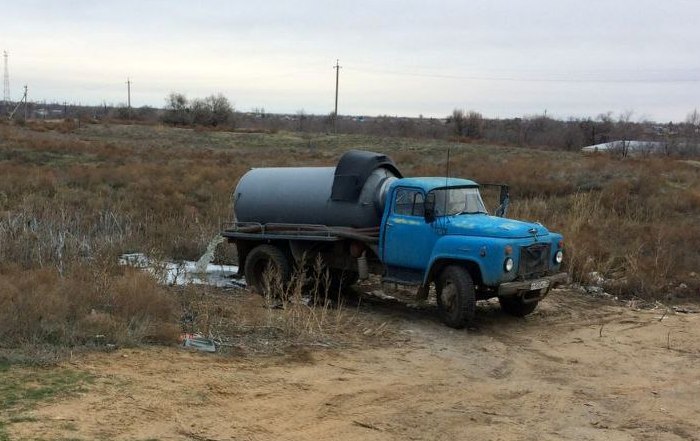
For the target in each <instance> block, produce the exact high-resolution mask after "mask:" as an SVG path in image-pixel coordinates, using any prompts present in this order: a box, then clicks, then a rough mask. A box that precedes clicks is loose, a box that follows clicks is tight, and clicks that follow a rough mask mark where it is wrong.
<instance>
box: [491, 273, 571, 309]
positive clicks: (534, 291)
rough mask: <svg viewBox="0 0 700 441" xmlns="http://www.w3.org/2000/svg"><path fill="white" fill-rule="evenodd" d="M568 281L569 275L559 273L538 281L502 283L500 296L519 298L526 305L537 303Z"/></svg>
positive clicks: (499, 290) (499, 288) (499, 291)
mask: <svg viewBox="0 0 700 441" xmlns="http://www.w3.org/2000/svg"><path fill="white" fill-rule="evenodd" d="M568 279H569V275H568V274H567V273H557V274H554V275H551V276H546V277H540V278H537V279H531V280H522V281H518V282H506V283H501V285H500V286H499V287H498V296H499V297H509V296H518V297H521V298H522V299H523V302H525V303H529V302H536V301H539V300H541V299H543V298H544V296H546V295H547V293H548V292H549V290H550V289H551V288H554V287H556V286H557V285H560V284H562V283H564V282H566V281H567V280H568Z"/></svg>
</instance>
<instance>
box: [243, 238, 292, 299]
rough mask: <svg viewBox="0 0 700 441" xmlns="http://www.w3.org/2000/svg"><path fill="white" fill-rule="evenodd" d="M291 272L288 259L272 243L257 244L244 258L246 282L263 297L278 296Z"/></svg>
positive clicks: (280, 294)
mask: <svg viewBox="0 0 700 441" xmlns="http://www.w3.org/2000/svg"><path fill="white" fill-rule="evenodd" d="M291 273H292V270H291V266H290V264H289V259H287V256H285V255H284V253H283V252H282V250H280V249H279V248H277V247H276V246H273V245H258V246H257V247H255V248H253V250H252V251H251V252H250V253H248V257H246V259H245V280H246V284H247V285H248V287H249V288H251V289H252V290H253V291H255V292H257V293H258V294H260V295H262V296H263V297H270V298H280V297H281V296H282V293H283V291H284V287H285V286H286V284H287V283H288V282H289V279H290V277H291Z"/></svg>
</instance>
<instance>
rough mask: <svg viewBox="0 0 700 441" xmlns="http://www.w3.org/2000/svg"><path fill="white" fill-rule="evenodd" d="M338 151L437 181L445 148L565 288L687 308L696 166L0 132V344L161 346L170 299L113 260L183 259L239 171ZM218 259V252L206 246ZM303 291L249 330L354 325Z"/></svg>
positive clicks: (358, 144)
mask: <svg viewBox="0 0 700 441" xmlns="http://www.w3.org/2000/svg"><path fill="white" fill-rule="evenodd" d="M348 148H366V149H374V150H378V151H383V152H386V153H388V154H389V155H391V156H392V157H393V158H394V160H395V161H396V162H397V164H399V166H400V168H401V170H402V171H403V172H404V173H405V174H406V175H443V174H444V172H445V169H446V164H445V158H446V151H447V148H451V149H452V153H451V158H452V159H451V164H450V170H451V174H453V175H459V176H464V177H470V178H473V179H475V180H477V181H482V182H506V183H509V184H510V185H511V188H512V196H513V203H512V205H511V216H513V217H516V218H524V219H529V220H536V221H541V222H542V223H544V224H545V225H547V226H548V227H550V228H552V229H554V230H557V231H561V232H562V233H563V234H564V236H565V238H566V248H567V255H568V257H567V260H566V262H567V265H568V270H569V271H570V272H571V273H572V274H573V276H574V278H575V279H576V280H585V279H586V278H587V277H588V275H589V274H590V273H591V272H593V271H597V272H598V273H600V274H602V275H603V276H604V277H605V278H606V283H607V284H608V285H609V286H608V287H607V288H608V289H609V290H610V291H611V292H614V293H616V294H620V295H627V296H638V297H643V298H650V299H655V298H665V297H667V296H669V295H672V296H685V297H686V298H691V299H697V298H698V289H699V288H700V279H698V277H697V276H693V275H692V274H691V273H694V272H695V271H697V268H698V267H700V254H699V253H697V250H698V248H700V226H698V224H697V221H696V220H697V218H698V217H699V216H700V192H699V190H698V188H700V182H699V181H700V179H699V170H698V169H697V167H695V166H693V165H692V164H687V163H684V162H680V161H675V160H673V159H668V158H665V159H658V158H657V159H651V158H646V159H630V158H628V159H625V160H619V159H614V158H605V157H598V156H593V157H582V156H579V155H578V154H572V153H562V152H556V153H555V152H546V151H531V150H525V149H517V148H507V147H495V146H482V145H474V144H461V143H460V144H449V143H445V142H441V141H415V140H410V139H400V138H377V137H371V136H359V135H341V136H340V137H338V138H334V137H331V136H326V135H318V136H314V137H308V136H306V135H296V134H291V133H285V132H280V133H275V134H263V133H231V132H196V131H193V130H189V129H172V128H164V127H159V126H119V125H89V126H85V125H83V126H82V127H80V128H77V127H72V126H70V127H69V126H68V125H67V123H62V124H58V125H56V126H55V127H52V126H49V125H38V126H36V127H34V126H32V125H28V126H26V127H17V126H8V125H2V126H0V305H2V307H1V308H0V327H1V328H2V329H1V330H2V333H1V337H0V338H1V339H2V341H1V342H0V345H2V346H3V347H17V346H21V345H27V344H41V343H49V344H57V345H68V346H70V345H82V344H88V343H90V342H94V340H95V339H96V338H97V337H96V336H98V335H102V336H104V337H100V338H103V339H104V341H108V342H112V343H119V344H124V345H126V344H136V343H139V342H142V341H157V342H171V341H174V338H175V336H176V335H177V333H178V332H179V330H180V329H179V328H180V323H179V322H180V321H181V319H182V313H183V308H184V309H186V308H185V307H183V306H182V305H183V303H182V299H181V298H178V297H177V295H176V294H174V293H173V292H172V290H170V291H169V290H167V289H164V288H162V287H160V286H158V285H157V284H156V283H155V282H153V281H152V280H150V279H149V278H148V277H147V276H145V275H143V274H141V273H138V272H136V271H132V270H128V269H125V268H121V267H118V265H117V257H118V256H119V255H120V254H121V253H124V252H133V251H141V252H146V253H147V254H148V255H150V256H153V257H156V258H158V257H163V258H169V259H174V260H178V259H195V258H197V257H199V255H200V254H201V252H202V251H203V250H204V249H205V247H206V244H207V242H208V241H209V240H210V239H211V237H212V236H213V235H215V234H216V233H217V232H218V231H219V225H220V222H221V221H224V220H227V219H228V218H229V210H230V195H231V191H232V189H233V187H234V186H235V183H236V181H237V179H238V178H239V177H240V176H241V175H242V174H243V173H244V172H245V171H246V170H247V169H249V168H250V167H253V166H271V165H277V166H285V165H299V164H304V165H330V164H334V163H335V161H336V159H337V157H338V156H339V154H340V153H341V152H342V151H344V150H346V149H348ZM217 258H218V259H219V260H227V261H230V260H231V259H232V258H233V256H232V253H231V250H230V249H228V248H225V247H219V249H218V250H217ZM681 283H682V284H683V285H682V286H684V288H681ZM302 292H303V291H301V288H295V289H294V290H292V291H290V295H289V300H290V301H288V302H285V304H284V307H283V308H282V309H281V310H279V311H275V312H273V313H270V312H269V310H267V311H268V312H266V314H272V315H271V317H273V318H272V319H268V320H269V321H268V324H267V325H265V324H264V323H262V322H259V321H256V322H255V323H254V324H252V325H251V326H258V327H261V328H259V329H263V328H262V326H269V327H270V328H269V329H281V331H279V332H282V333H283V334H284V335H287V336H294V338H296V339H298V341H308V340H313V341H317V342H318V341H321V340H323V338H320V337H323V336H324V335H329V334H332V333H342V332H345V331H343V329H345V330H352V332H357V330H358V329H361V326H359V325H358V324H357V323H354V322H353V320H352V317H353V312H352V309H351V308H347V307H344V306H341V307H337V306H336V305H331V304H330V303H329V302H328V299H325V300H322V301H321V302H320V303H319V302H314V304H311V305H306V304H304V303H303V302H302V301H301V296H302ZM188 295H189V294H188ZM331 297H332V296H331ZM198 307H202V308H203V306H202V305H200V306H198ZM207 308H215V306H207ZM261 310H264V309H262V308H261ZM207 314H209V316H210V317H213V316H216V317H219V319H218V320H220V322H216V323H214V322H213V321H211V320H210V321H209V322H207V321H206V320H204V319H203V318H202V317H203V316H202V315H199V316H198V318H197V326H200V325H201V327H200V332H202V331H206V332H209V331H210V330H212V329H213V330H214V331H213V333H214V334H216V326H223V325H220V323H223V322H225V321H226V320H228V319H229V318H230V317H233V320H232V321H236V323H239V324H240V323H245V320H246V318H245V317H242V316H241V315H235V316H232V314H233V312H231V311H229V313H228V314H229V315H228V316H227V315H226V314H223V315H222V314H218V315H216V314H214V315H212V314H210V311H209V312H207ZM205 323H206V324H205ZM241 329H243V328H240V329H239V331H240V330H241ZM272 332H278V331H272ZM347 332H350V331H347ZM319 338H320V339H319Z"/></svg>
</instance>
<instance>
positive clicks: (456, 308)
mask: <svg viewBox="0 0 700 441" xmlns="http://www.w3.org/2000/svg"><path fill="white" fill-rule="evenodd" d="M435 293H436V296H437V305H438V311H439V312H440V318H441V319H442V321H443V322H445V324H446V325H447V326H450V327H452V328H457V329H460V328H464V327H465V326H467V325H468V324H470V323H472V322H473V321H474V315H475V313H476V295H475V293H474V282H473V281H472V278H471V276H470V275H469V272H468V271H467V270H466V269H465V268H462V267H461V266H456V265H451V266H448V267H446V268H445V269H444V270H443V271H442V272H441V273H440V277H438V279H437V280H436V282H435Z"/></svg>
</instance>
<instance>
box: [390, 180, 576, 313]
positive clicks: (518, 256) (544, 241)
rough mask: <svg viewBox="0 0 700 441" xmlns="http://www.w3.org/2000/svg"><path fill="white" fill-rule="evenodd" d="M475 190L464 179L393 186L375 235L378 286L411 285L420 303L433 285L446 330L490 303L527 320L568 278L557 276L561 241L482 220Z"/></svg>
mask: <svg viewBox="0 0 700 441" xmlns="http://www.w3.org/2000/svg"><path fill="white" fill-rule="evenodd" d="M479 189H480V187H479V185H478V184H477V183H476V182H474V181H471V180H467V179H456V178H444V177H434V178H402V179H396V180H394V181H393V182H392V183H391V186H390V187H389V190H388V193H387V202H386V204H385V209H384V214H383V217H382V223H381V227H380V236H379V247H378V249H379V258H380V259H381V261H382V263H383V264H384V266H385V269H386V270H385V276H384V280H385V281H389V282H396V283H402V284H413V285H417V286H419V287H422V291H423V293H424V295H425V294H427V288H428V287H429V286H430V284H431V283H434V284H435V288H436V296H437V303H438V307H439V309H440V313H441V315H442V317H443V320H444V321H445V322H446V323H447V324H448V325H450V326H453V327H463V326H465V325H467V324H468V323H469V322H470V321H471V320H472V319H473V316H474V311H475V302H476V300H483V299H488V298H492V297H498V299H499V301H500V303H501V305H502V307H503V309H504V310H505V311H506V312H508V313H510V314H513V315H517V316H524V315H527V314H529V313H531V312H532V311H534V309H535V307H536V306H537V303H538V302H539V301H540V300H541V299H542V298H543V297H544V296H545V295H546V294H547V292H548V291H549V289H551V288H552V287H553V286H555V285H557V284H559V283H561V282H563V281H565V280H566V277H567V276H566V274H565V273H561V272H560V270H561V264H562V260H563V252H564V242H563V237H562V236H561V235H560V234H557V233H553V232H550V231H549V230H547V228H545V227H544V226H542V225H541V224H539V223H531V222H523V221H518V220H512V219H506V218H504V217H499V216H495V215H491V214H489V212H488V211H487V209H486V206H485V205H484V202H483V200H482V198H481V194H480V191H479ZM507 202H508V201H507V200H503V201H502V203H505V204H507Z"/></svg>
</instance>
